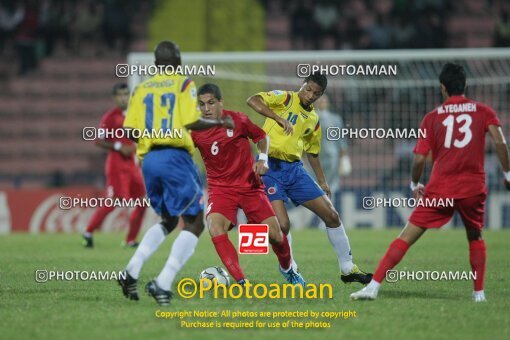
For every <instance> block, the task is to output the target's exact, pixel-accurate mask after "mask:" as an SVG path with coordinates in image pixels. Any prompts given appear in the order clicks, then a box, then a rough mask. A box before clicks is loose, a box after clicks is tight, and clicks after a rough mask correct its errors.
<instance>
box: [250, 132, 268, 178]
mask: <svg viewBox="0 0 510 340" xmlns="http://www.w3.org/2000/svg"><path fill="white" fill-rule="evenodd" d="M257 148H258V149H259V157H258V160H257V161H256V162H255V164H253V171H255V173H256V174H257V175H263V174H265V173H266V172H267V170H268V169H269V166H268V165H267V160H268V156H267V154H268V152H269V136H266V137H264V138H263V139H261V140H259V141H258V142H257Z"/></svg>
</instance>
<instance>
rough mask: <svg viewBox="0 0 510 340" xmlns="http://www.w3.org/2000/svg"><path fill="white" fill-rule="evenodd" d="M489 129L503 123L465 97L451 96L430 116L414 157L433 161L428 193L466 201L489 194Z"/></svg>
mask: <svg viewBox="0 0 510 340" xmlns="http://www.w3.org/2000/svg"><path fill="white" fill-rule="evenodd" d="M489 125H497V126H501V123H500V121H499V119H498V117H497V115H496V113H495V112H494V110H493V109H491V108H490V107H489V106H487V105H485V104H483V103H479V102H476V101H474V100H471V99H468V98H466V97H464V96H462V95H461V96H452V97H450V98H449V99H448V100H447V101H445V102H444V103H443V104H442V105H441V106H439V107H438V108H436V109H435V110H434V111H432V112H429V113H427V115H425V118H423V121H422V123H421V127H420V129H421V130H422V131H424V132H425V134H426V137H425V138H420V139H418V143H417V144H416V147H415V148H414V153H416V154H421V155H427V154H428V153H429V151H432V159H433V161H434V164H433V167H432V174H431V176H430V180H429V182H428V183H427V185H426V186H425V193H426V194H431V195H439V196H442V197H446V198H466V197H471V196H475V195H478V194H481V193H483V192H486V191H487V188H486V186H485V171H484V161H485V135H486V133H487V130H488V128H489Z"/></svg>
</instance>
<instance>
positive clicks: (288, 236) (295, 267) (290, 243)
mask: <svg viewBox="0 0 510 340" xmlns="http://www.w3.org/2000/svg"><path fill="white" fill-rule="evenodd" d="M287 241H289V249H290V260H291V261H292V263H291V267H292V269H293V270H294V271H297V269H298V266H297V263H296V261H294V255H292V236H291V235H290V231H289V233H288V234H287Z"/></svg>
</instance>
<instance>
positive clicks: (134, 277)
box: [118, 214, 179, 300]
mask: <svg viewBox="0 0 510 340" xmlns="http://www.w3.org/2000/svg"><path fill="white" fill-rule="evenodd" d="M178 221H179V218H178V217H175V216H168V215H167V214H164V217H163V221H161V223H157V224H155V225H153V226H152V227H150V228H149V229H148V230H147V232H146V233H145V235H143V238H142V242H140V245H139V246H138V248H137V249H136V252H135V254H134V255H133V257H131V260H130V261H129V263H128V265H127V267H126V270H125V272H126V274H127V275H126V278H125V279H119V281H118V282H119V284H120V286H121V287H122V293H123V294H124V296H125V297H127V298H129V299H131V300H138V292H137V289H136V287H137V281H138V277H139V276H140V270H141V269H142V266H143V264H144V262H145V261H147V259H148V258H149V257H150V256H151V255H152V254H154V252H155V251H156V250H157V249H158V248H159V246H160V245H161V243H163V241H164V240H165V238H166V235H168V234H169V233H170V232H171V231H172V230H173V229H174V228H175V226H177V222H178Z"/></svg>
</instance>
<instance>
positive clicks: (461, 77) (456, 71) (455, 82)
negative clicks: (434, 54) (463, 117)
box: [439, 63, 466, 96]
mask: <svg viewBox="0 0 510 340" xmlns="http://www.w3.org/2000/svg"><path fill="white" fill-rule="evenodd" d="M439 82H440V83H441V84H443V85H444V87H446V92H447V93H448V95H449V96H455V95H459V94H464V90H465V89H466V71H464V67H463V66H462V65H460V64H455V63H446V64H445V65H444V66H443V69H442V70H441V74H440V75H439Z"/></svg>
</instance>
